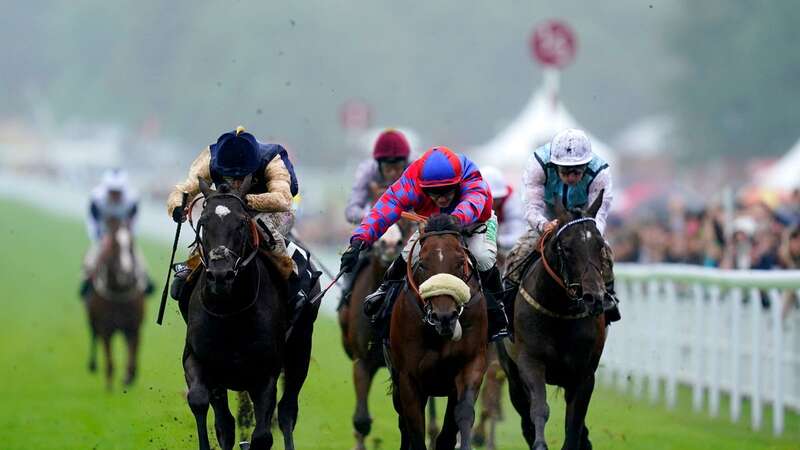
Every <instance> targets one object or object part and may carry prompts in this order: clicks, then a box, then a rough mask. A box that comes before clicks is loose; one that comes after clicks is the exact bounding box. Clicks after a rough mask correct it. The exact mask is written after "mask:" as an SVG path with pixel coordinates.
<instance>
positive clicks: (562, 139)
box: [550, 128, 594, 166]
mask: <svg viewBox="0 0 800 450" xmlns="http://www.w3.org/2000/svg"><path fill="white" fill-rule="evenodd" d="M593 157H594V154H593V153H592V143H591V142H589V137H588V136H586V133H584V132H583V131H581V130H576V129H574V128H568V129H566V130H564V131H561V132H559V133H558V134H556V135H555V137H554V138H553V140H552V142H550V162H551V163H553V164H555V165H557V166H580V165H582V164H588V163H589V161H591V160H592V158H593Z"/></svg>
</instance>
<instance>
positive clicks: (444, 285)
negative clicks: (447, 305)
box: [419, 273, 470, 306]
mask: <svg viewBox="0 0 800 450" xmlns="http://www.w3.org/2000/svg"><path fill="white" fill-rule="evenodd" d="M437 295H448V296H450V297H452V298H453V299H454V300H455V301H456V304H457V305H458V306H464V305H465V304H466V303H467V302H468V301H469V299H470V292H469V286H467V283H464V280H462V279H461V278H458V277H457V276H455V275H451V274H449V273H437V274H436V275H434V276H432V277H430V278H428V279H427V280H425V282H424V283H422V284H421V285H420V286H419V296H420V297H422V299H423V300H427V299H429V298H431V297H436V296H437Z"/></svg>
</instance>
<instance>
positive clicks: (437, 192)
mask: <svg viewBox="0 0 800 450" xmlns="http://www.w3.org/2000/svg"><path fill="white" fill-rule="evenodd" d="M456 187H458V185H455V184H451V185H449V186H437V187H430V188H423V189H422V192H424V193H425V194H427V195H428V196H429V197H444V196H445V195H448V194H450V193H451V192H454V191H455V190H456Z"/></svg>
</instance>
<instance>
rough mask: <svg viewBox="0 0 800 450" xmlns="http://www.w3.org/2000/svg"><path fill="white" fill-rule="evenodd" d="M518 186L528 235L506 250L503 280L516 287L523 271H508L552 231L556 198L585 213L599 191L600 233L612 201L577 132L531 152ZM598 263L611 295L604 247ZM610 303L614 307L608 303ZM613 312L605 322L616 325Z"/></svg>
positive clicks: (603, 167)
mask: <svg viewBox="0 0 800 450" xmlns="http://www.w3.org/2000/svg"><path fill="white" fill-rule="evenodd" d="M522 181H523V184H524V189H525V192H524V197H523V198H524V203H525V219H526V220H527V222H528V231H527V232H526V233H525V234H524V235H523V236H522V237H521V238H520V240H519V242H518V243H517V244H516V245H515V246H514V248H513V249H512V250H511V252H510V253H509V255H508V260H507V262H506V271H507V278H508V279H509V280H510V281H511V282H513V283H515V284H518V283H519V281H520V278H521V276H522V275H523V272H524V269H523V270H514V269H515V268H516V267H517V266H518V265H519V264H520V263H521V262H522V261H523V260H524V259H525V258H526V257H527V256H529V255H530V254H531V253H533V252H534V250H535V247H536V244H537V243H538V241H539V237H540V236H541V235H542V234H544V233H545V232H548V231H550V230H551V229H555V228H556V227H557V226H558V224H557V221H556V220H555V212H554V210H553V205H554V202H555V201H556V200H557V199H559V198H560V199H561V201H562V202H563V205H564V206H565V207H567V208H586V207H588V206H589V205H590V204H591V203H592V202H593V201H594V200H595V199H596V198H597V196H598V195H599V194H600V192H601V191H604V193H603V202H602V204H601V206H600V209H599V210H598V211H597V215H596V216H595V221H596V223H597V229H598V230H599V231H600V233H601V234H603V233H604V232H605V227H606V218H607V217H608V211H609V209H610V208H611V202H612V201H613V194H612V183H611V172H610V171H609V170H608V164H607V163H606V162H605V161H603V159H602V158H600V157H599V156H597V155H596V154H594V152H592V144H591V142H590V141H589V138H588V136H586V133H584V132H583V131H581V130H576V129H566V130H563V131H561V132H559V133H558V134H556V135H555V136H554V137H553V140H552V141H551V142H550V143H548V144H545V145H543V146H542V147H540V148H538V149H537V150H536V151H534V152H533V154H532V155H531V156H530V158H529V159H528V164H527V166H526V168H525V173H524V175H523V177H522ZM603 263H604V268H603V269H604V270H603V272H604V276H606V284H607V289H608V290H609V292H610V293H611V294H613V255H612V254H611V249H610V248H608V245H606V249H605V254H604V255H603ZM611 301H612V302H615V300H614V299H611ZM612 306H614V305H613V304H612V305H609V308H610V307H612ZM614 311H615V314H616V315H611V316H610V320H611V321H613V320H618V312H616V308H614Z"/></svg>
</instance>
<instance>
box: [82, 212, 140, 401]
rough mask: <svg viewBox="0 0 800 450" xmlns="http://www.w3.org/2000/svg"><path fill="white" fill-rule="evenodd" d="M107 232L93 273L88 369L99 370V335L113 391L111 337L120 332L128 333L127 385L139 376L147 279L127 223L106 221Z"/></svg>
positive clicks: (88, 305) (88, 308)
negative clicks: (140, 344)
mask: <svg viewBox="0 0 800 450" xmlns="http://www.w3.org/2000/svg"><path fill="white" fill-rule="evenodd" d="M106 229H107V230H108V232H107V233H106V234H105V236H104V237H103V240H102V241H101V242H100V244H99V245H100V246H99V248H98V251H99V255H98V256H97V264H96V270H95V272H94V273H93V274H91V275H92V276H91V280H92V291H91V293H90V294H89V296H88V299H87V302H86V310H87V312H88V314H89V330H90V334H91V343H90V347H89V370H90V371H91V372H94V371H95V370H97V338H98V337H99V338H100V340H101V341H102V343H103V350H104V353H105V359H106V387H107V388H108V389H109V390H110V389H111V386H112V377H113V375H114V361H113V357H112V354H111V337H112V336H113V335H114V333H116V332H117V331H119V332H121V333H122V335H123V336H125V342H126V343H127V346H128V364H127V371H126V373H125V380H124V383H125V385H126V386H127V385H130V384H131V383H133V380H134V378H136V366H137V355H138V351H139V328H140V327H141V325H142V319H143V318H144V298H145V294H144V292H145V288H146V283H147V280H146V279H144V278H143V277H145V275H144V274H143V273H142V272H141V268H140V267H138V265H139V264H140V263H141V258H139V257H138V255H137V251H136V246H135V245H134V241H133V235H132V233H131V232H130V229H129V228H128V225H127V223H125V222H121V221H120V220H118V219H109V220H107V221H106Z"/></svg>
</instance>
